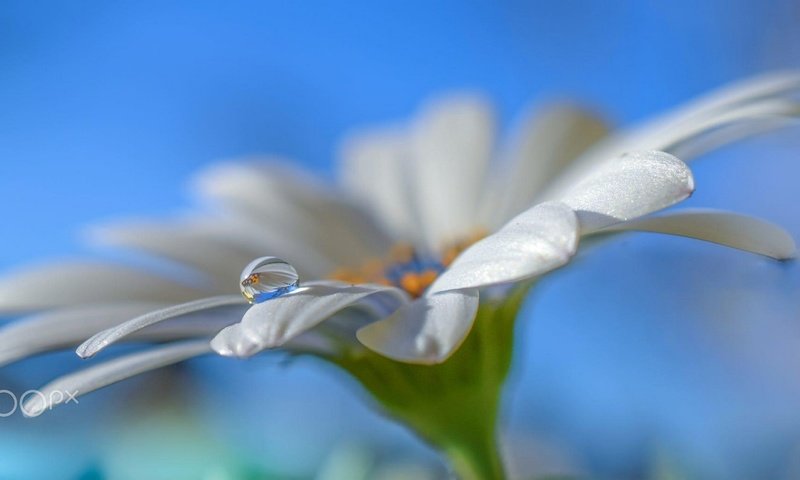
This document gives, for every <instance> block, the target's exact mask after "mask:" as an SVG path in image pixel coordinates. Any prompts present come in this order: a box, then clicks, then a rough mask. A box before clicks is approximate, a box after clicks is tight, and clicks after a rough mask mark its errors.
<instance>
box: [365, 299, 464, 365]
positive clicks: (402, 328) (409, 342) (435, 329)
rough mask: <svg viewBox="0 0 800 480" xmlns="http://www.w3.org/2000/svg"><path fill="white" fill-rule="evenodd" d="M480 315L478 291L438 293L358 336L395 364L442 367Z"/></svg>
mask: <svg viewBox="0 0 800 480" xmlns="http://www.w3.org/2000/svg"><path fill="white" fill-rule="evenodd" d="M477 312H478V290H454V291H449V292H442V293H436V294H433V295H426V296H423V297H420V298H418V299H417V300H415V301H414V302H412V303H410V304H408V305H405V306H403V307H401V308H400V309H398V310H397V311H396V312H394V313H393V314H392V315H391V316H389V317H387V318H384V319H383V320H379V321H377V322H374V323H371V324H369V325H367V326H365V327H363V328H361V329H360V330H359V331H358V333H357V336H358V340H359V341H360V342H361V343H363V344H364V345H366V346H367V347H369V348H370V349H372V350H374V351H376V352H378V353H380V354H381V355H384V356H386V357H389V358H392V359H394V360H398V361H401V362H407V363H421V364H435V363H442V362H444V361H445V360H447V359H448V358H449V357H450V355H452V354H453V352H455V351H456V349H458V347H459V346H460V345H461V343H462V342H463V341H464V339H466V338H467V335H468V334H469V331H470V329H471V328H472V324H473V322H474V320H475V315H476V314H477Z"/></svg>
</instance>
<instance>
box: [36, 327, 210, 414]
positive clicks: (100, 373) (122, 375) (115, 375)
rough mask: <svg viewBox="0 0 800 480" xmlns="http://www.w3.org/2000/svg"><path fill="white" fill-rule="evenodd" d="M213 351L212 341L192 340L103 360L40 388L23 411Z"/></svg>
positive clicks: (40, 410) (39, 408) (49, 405)
mask: <svg viewBox="0 0 800 480" xmlns="http://www.w3.org/2000/svg"><path fill="white" fill-rule="evenodd" d="M210 352H211V347H210V346H209V345H208V341H206V340H192V341H186V342H179V343H171V344H167V345H164V346H159V347H154V348H152V349H150V350H146V351H143V352H138V353H134V354H130V355H125V356H123V357H120V358H116V359H114V360H110V361H107V362H104V363H100V364H98V365H95V366H93V367H89V368H87V369H85V370H80V371H78V372H76V373H72V374H69V375H65V376H63V377H61V378H59V379H57V380H55V381H53V382H51V383H49V384H47V385H46V386H44V387H43V388H41V389H39V392H41V395H40V394H35V395H32V396H30V397H29V398H28V400H27V401H26V402H25V403H24V404H23V406H22V413H23V414H24V415H25V416H27V417H36V416H38V415H41V414H42V413H44V411H45V410H48V409H51V408H53V407H54V406H56V405H58V404H61V403H65V402H67V401H71V398H77V397H80V396H82V395H86V394H87V393H90V392H93V391H95V390H97V389H100V388H103V387H106V386H108V385H111V384H112V383H116V382H119V381H122V380H125V379H128V378H131V377H134V376H136V375H140V374H142V373H144V372H148V371H150V370H155V369H157V368H162V367H165V366H167V365H172V364H174V363H178V362H182V361H184V360H188V359H189V358H192V357H197V356H199V355H203V354H206V353H210Z"/></svg>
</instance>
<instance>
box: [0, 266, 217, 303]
mask: <svg viewBox="0 0 800 480" xmlns="http://www.w3.org/2000/svg"><path fill="white" fill-rule="evenodd" d="M208 293H209V291H208V290H203V289H199V288H192V287H190V286H187V285H183V284H180V283H177V282H175V281H172V280H168V279H166V278H162V277H160V276H157V275H155V274H150V273H147V272H144V271H141V270H135V269H132V268H128V267H123V266H118V265H109V264H102V263H88V262H50V263H46V264H42V265H39V266H36V267H29V268H27V269H26V270H22V271H18V272H15V273H12V274H10V275H8V276H6V277H5V278H3V279H0V311H4V312H21V311H30V310H42V309H46V308H53V307H63V306H70V305H81V304H88V303H94V304H100V303H112V302H115V301H129V302H130V301H149V302H164V303H175V302H181V301H186V300H189V299H192V298H198V297H202V296H205V295H207V294H208Z"/></svg>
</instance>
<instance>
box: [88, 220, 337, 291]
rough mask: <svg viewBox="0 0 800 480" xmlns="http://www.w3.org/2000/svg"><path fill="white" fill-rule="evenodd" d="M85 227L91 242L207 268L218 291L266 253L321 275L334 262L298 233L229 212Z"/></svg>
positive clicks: (227, 287) (230, 285)
mask: <svg viewBox="0 0 800 480" xmlns="http://www.w3.org/2000/svg"><path fill="white" fill-rule="evenodd" d="M89 233H90V235H91V237H90V240H91V241H93V242H94V243H98V244H101V245H104V246H114V247H123V248H133V249H137V250H143V251H146V252H151V253H154V254H156V255H160V256H164V257H166V258H169V259H172V260H177V261H178V262H181V263H185V264H188V265H190V266H192V267H194V268H196V269H198V270H201V271H203V272H206V273H208V274H210V275H211V276H212V277H213V279H214V280H215V281H216V285H217V287H218V288H219V289H220V290H221V291H226V290H227V291H237V290H238V278H239V274H240V273H241V271H242V268H243V267H244V266H245V265H247V264H248V263H249V262H250V261H251V260H253V259H254V258H257V257H261V256H264V255H265V253H269V254H271V255H274V256H278V257H280V258H285V259H287V261H290V262H291V263H292V265H294V266H295V268H297V269H298V271H299V272H300V273H301V275H303V276H304V277H311V278H314V277H317V276H321V275H325V274H326V273H327V272H329V271H330V270H331V269H332V268H333V267H334V266H335V265H334V264H333V263H332V262H330V261H329V259H327V258H325V257H320V256H319V255H317V254H315V252H314V251H313V249H311V248H310V247H308V246H305V245H303V243H302V242H299V241H298V240H297V239H291V238H288V237H286V236H285V235H281V234H280V232H277V231H275V230H273V229H266V228H262V227H258V226H255V225H248V224H246V223H245V222H243V221H236V220H235V219H231V218H212V217H209V218H205V219H197V220H191V221H184V220H179V221H175V222H173V223H161V224H159V223H154V222H136V223H133V222H130V223H126V224H118V225H113V226H104V227H99V228H94V229H92V230H91V231H90V232H89ZM295 261H297V263H295Z"/></svg>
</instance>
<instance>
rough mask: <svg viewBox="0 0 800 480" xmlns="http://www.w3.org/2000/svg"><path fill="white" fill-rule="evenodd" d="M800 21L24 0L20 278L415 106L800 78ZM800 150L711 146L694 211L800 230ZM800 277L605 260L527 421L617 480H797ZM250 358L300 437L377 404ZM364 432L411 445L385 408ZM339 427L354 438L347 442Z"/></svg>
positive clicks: (528, 341) (520, 423) (699, 260)
mask: <svg viewBox="0 0 800 480" xmlns="http://www.w3.org/2000/svg"><path fill="white" fill-rule="evenodd" d="M798 20H800V6H798V5H797V3H796V2H791V1H788V0H785V1H784V0H775V1H767V2H763V1H745V0H729V1H723V0H712V1H708V2H691V1H688V0H680V1H670V2H666V1H665V2H657V1H628V2H626V1H620V2H583V1H570V0H566V1H560V2H526V1H513V0H511V1H500V2H498V1H491V2H490V1H485V2H484V1H471V2H455V1H452V2H447V1H441V2H423V1H408V2H372V1H366V0H363V1H362V0H354V1H348V2H337V3H334V2H322V1H320V2H241V1H228V2H127V3H123V2H91V1H86V2H80V3H79V4H77V3H73V2H37V3H35V4H34V3H33V2H21V1H19V2H18V1H6V2H3V4H2V6H0V221H2V225H3V227H2V230H0V231H1V232H2V235H0V268H2V269H6V268H10V267H12V266H15V265H20V264H23V263H26V262H29V261H32V260H41V259H42V258H48V257H56V256H61V255H70V254H76V253H78V252H81V251H84V250H83V249H82V247H81V246H80V242H79V239H78V236H77V233H78V232H79V230H80V228H82V227H83V226H85V225H87V224H91V223H93V222H97V221H102V220H104V219H108V218H116V217H118V216H126V215H134V216H142V215H165V214H169V213H171V212H175V211H178V210H181V209H183V208H186V207H187V206H189V205H190V204H191V202H190V199H189V198H188V196H187V192H186V189H185V185H186V181H187V179H188V178H189V177H190V176H191V174H192V173H193V172H195V171H196V170H197V169H198V168H201V167H202V166H204V165H207V164H210V163H212V162H214V161H217V160H220V159H226V158H230V157H237V156H241V155H247V154H253V153H278V154H283V155H286V156H289V157H291V158H293V159H295V160H296V161H297V162H298V163H300V164H302V165H305V166H307V167H309V168H311V169H313V170H315V171H318V172H320V174H322V175H326V176H332V174H333V172H334V169H335V161H334V160H335V158H334V152H335V148H336V146H337V140H338V139H339V138H340V137H341V135H342V134H343V133H345V132H346V131H347V130H348V129H351V128H354V127H358V126H361V125H365V124H371V123H374V122H384V121H387V120H395V119H400V118H405V117H407V116H408V115H410V114H411V112H413V111H414V109H415V107H416V106H417V105H419V103H420V102H421V101H423V100H424V99H425V98H428V97H430V96H432V95H435V94H437V93H440V92H446V91H448V90H452V89H465V88H467V89H477V90H480V91H483V92H485V93H487V94H488V95H490V96H491V97H492V98H493V99H495V101H496V102H497V105H498V109H499V111H500V113H501V120H502V121H503V122H505V123H508V122H509V121H510V120H511V119H513V118H514V115H515V114H517V113H519V112H521V111H522V110H523V109H524V107H525V106H527V105H528V104H529V103H530V102H534V103H536V102H544V101H547V100H549V99H553V98H565V97H566V98H574V99H577V100H579V101H583V102H586V103H588V104H589V105H592V106H594V107H595V108H597V109H598V110H600V111H601V112H603V113H604V114H605V115H606V116H607V117H609V118H610V119H612V120H614V121H615V122H616V123H617V124H620V125H625V124H629V123H632V122H635V121H636V120H639V119H642V118H645V117H647V116H648V115H650V114H653V113H656V112H659V111H661V110H663V109H666V108H669V107H670V106H673V105H675V104H677V103H679V102H682V101H685V100H687V99H689V98H691V97H692V96H694V95H697V94H700V93H702V92H705V91H707V90H709V89H711V88H713V87H716V86H719V85H722V84H724V83H726V82H728V81H731V80H735V79H738V78H742V77H745V76H747V75H751V74H754V73H757V72H762V71H766V70H770V69H776V68H789V67H797V66H800V47H799V45H800V41H799V40H800V38H798V37H800V32H798V30H797V29H796V25H797V22H798ZM795 137H797V130H794V131H793V132H792V133H787V134H783V135H773V136H770V137H768V138H765V139H763V140H758V141H753V142H748V143H747V144H745V145H742V146H740V147H736V148H730V149H726V150H724V151H720V152H717V153H715V154H713V155H709V156H708V158H706V159H704V160H703V162H702V163H698V164H697V168H696V170H695V173H696V176H697V181H698V192H697V194H696V195H695V196H694V197H693V198H692V199H691V200H690V203H691V204H692V205H695V206H714V207H724V208H730V209H736V210H740V211H744V212H746V213H752V214H758V215H762V216H764V217H766V218H769V219H771V220H774V221H777V222H780V223H782V224H783V225H785V226H786V227H787V228H789V230H790V231H792V232H793V233H794V234H795V236H796V238H800V218H799V217H798V212H797V208H796V204H797V202H796V197H795V195H796V193H795V192H796V178H798V173H800V171H799V170H800V167H799V166H798V165H799V164H798V162H797V159H798V158H797V157H798V153H797V152H798V151H800V150H798V149H800V142H798V141H797V140H796V138H795ZM799 286H800V273H798V268H797V267H796V266H795V265H794V264H788V265H777V264H774V263H771V262H768V261H765V260H763V259H760V258H755V257H753V256H749V255H746V254H741V253H738V252H731V251H727V250H724V249H721V248H718V247H711V246H707V245H697V244H694V243H692V242H689V241H686V240H681V239H662V238H655V237H648V236H638V237H625V238H624V239H621V240H619V241H617V242H615V243H613V244H611V245H608V246H605V247H603V248H601V249H600V250H599V251H597V252H595V255H592V256H589V257H587V258H586V259H585V260H584V261H583V262H582V263H580V264H578V265H576V267H575V268H573V269H570V270H567V271H565V272H562V273H559V274H557V275H554V276H552V277H551V278H550V279H549V280H548V281H547V282H545V284H543V285H542V287H541V288H540V289H539V291H537V292H536V293H535V294H534V296H533V298H532V301H531V304H530V307H531V309H530V315H529V316H530V319H529V320H530V321H529V322H526V323H525V325H524V327H523V329H522V333H523V335H521V343H522V346H523V347H524V348H523V349H522V350H521V353H520V355H519V357H520V359H519V362H518V363H519V366H518V369H517V372H518V373H517V375H516V377H515V382H514V384H513V385H512V392H514V394H515V395H514V396H513V401H510V402H509V410H508V415H509V418H510V419H512V420H513V422H512V423H513V425H514V426H515V428H518V429H523V430H526V431H533V432H535V433H536V434H537V435H539V436H541V437H544V438H547V439H548V440H551V441H553V442H555V443H557V444H560V445H563V446H564V448H566V449H568V450H570V451H572V452H573V455H574V456H575V458H576V459H577V461H578V463H580V464H582V465H584V466H585V467H586V468H587V469H589V470H591V471H594V472H597V474H598V475H606V476H609V477H610V478H621V476H623V475H628V476H630V477H631V478H635V477H636V476H637V475H640V473H641V472H642V471H646V470H648V469H649V468H651V467H650V465H651V463H652V462H653V459H654V458H658V459H662V460H663V459H664V458H667V459H668V462H667V463H670V464H673V463H674V464H677V465H679V466H680V468H685V469H688V470H691V471H699V472H702V473H703V474H704V475H705V476H704V478H714V476H717V477H718V478H755V477H758V476H761V478H790V476H787V475H790V474H788V473H786V472H788V471H789V470H788V469H790V464H791V461H792V460H791V458H794V457H793V455H794V456H796V453H795V454H793V453H792V452H793V451H796V450H797V448H798V446H800V415H798V414H797V413H796V412H797V408H796V407H797V405H798V404H800V403H799V402H800V381H799V380H798V379H799V378H800V361H798V360H800V358H798V357H797V354H796V353H795V351H796V350H797V346H798V342H800V325H798V321H800V317H798V315H799V314H798V312H800V308H798V307H799V306H800V305H798V300H797V299H798V297H800V295H798V293H799V292H800V289H799V288H798V287H799ZM225 367H226V368H224V369H223V368H221V367H220V366H219V365H217V364H215V363H213V362H200V363H198V364H197V367H196V368H198V369H200V370H202V371H203V372H205V375H206V376H207V378H218V379H220V381H227V382H228V384H227V385H228V386H229V388H231V389H234V388H235V386H236V385H237V384H238V385H248V384H253V383H259V384H263V383H265V382H266V383H269V384H271V385H273V386H274V387H275V389H276V390H279V389H281V388H283V389H285V391H286V396H285V398H288V399H290V400H280V399H275V398H274V397H276V396H279V394H274V393H272V394H270V393H267V392H265V395H264V396H265V397H268V398H269V400H263V401H262V402H261V403H258V405H261V406H262V408H267V407H269V406H270V405H272V404H273V403H274V402H288V401H298V400H297V399H298V398H304V399H305V400H303V401H302V402H301V403H298V405H302V408H300V407H299V406H298V409H297V411H293V410H292V409H288V408H283V409H281V410H280V411H281V412H283V413H282V416H281V418H282V419H283V424H284V425H287V429H288V430H292V428H291V427H289V425H292V422H291V419H292V418H296V419H297V420H298V421H300V420H302V418H304V417H308V415H306V414H305V413H303V412H304V411H305V412H316V415H318V416H322V417H324V415H323V413H324V412H325V411H327V410H326V409H327V408H329V407H328V405H327V404H326V403H325V402H322V401H317V400H315V399H308V398H307V397H308V394H309V392H317V391H319V389H325V391H331V389H332V391H334V392H335V394H332V396H331V398H334V397H335V398H336V400H331V401H333V402H336V403H337V405H340V406H341V407H340V408H342V409H344V410H345V411H351V412H353V413H352V414H353V416H365V415H368V414H367V413H365V412H366V410H365V409H364V408H363V407H362V406H360V404H359V403H358V402H357V401H356V400H355V399H354V397H353V396H352V394H350V393H349V390H348V389H346V388H344V387H341V386H340V385H339V383H336V382H332V381H331V380H330V378H331V377H330V375H328V372H321V371H320V370H319V369H318V368H316V367H314V366H311V365H306V364H303V365H299V366H296V367H293V368H292V369H289V370H279V369H269V368H265V369H254V368H252V367H241V368H240V367H236V368H240V371H239V370H237V371H238V373H237V375H236V376H234V377H233V378H234V379H235V380H236V381H233V380H231V376H230V375H229V374H228V373H227V372H229V371H230V369H229V368H227V367H230V365H227V364H226V365H225ZM23 368H24V367H23ZM231 395H233V394H231ZM223 397H224V398H221V399H220V402H222V403H224V402H226V401H227V402H231V401H232V400H231V398H230V397H225V396H224V395H223ZM270 402H273V403H270ZM251 407H252V408H256V407H255V406H254V405H251ZM304 409H305V410H304ZM315 409H316V410H315ZM310 416H311V417H314V414H310ZM263 418H264V421H265V422H266V421H268V420H275V417H274V416H270V414H264V416H263ZM314 418H316V417H314ZM240 421H243V422H244V423H247V421H244V420H241V419H240ZM363 422H366V423H365V425H367V427H364V430H365V431H366V432H368V433H369V434H370V435H377V436H379V437H380V436H381V435H384V433H375V432H390V433H385V435H387V436H389V437H392V438H394V437H393V436H399V437H400V438H401V440H398V441H401V442H405V443H406V444H411V440H410V439H408V438H406V437H404V434H403V433H402V432H399V433H398V432H396V430H394V429H392V427H388V426H386V425H385V423H384V422H382V421H381V420H379V419H378V418H377V417H375V416H368V420H364V421H363ZM332 425H334V426H332V427H331V426H330V425H329V426H327V427H325V428H327V429H328V430H326V431H328V432H333V433H330V435H331V437H330V438H334V437H336V436H337V435H340V434H342V432H344V431H346V430H347V425H342V424H341V423H337V422H333V424H332ZM337 425H338V427H337ZM378 427H380V428H378ZM19 428H26V427H19ZM220 428H221V430H222V431H223V432H224V431H225V428H224V427H220ZM337 428H339V430H337ZM4 430H5V431H4ZM301 431H302V432H306V434H307V436H306V437H303V435H302V434H301V435H300V438H301V439H302V438H305V440H298V445H300V444H303V442H305V444H307V442H308V439H309V438H315V426H314V425H306V426H305V427H304V429H302V430H301ZM337 432H338V433H337ZM391 432H394V433H391ZM228 434H230V432H228ZM13 435H14V432H12V431H11V429H9V430H6V429H0V437H3V438H5V440H6V441H9V442H12V443H13V441H12V440H10V439H13V438H14V437H13ZM319 435H321V434H318V437H316V438H329V437H325V436H324V435H321V436H319ZM252 437H253V435H249V436H248V438H252ZM320 448H321V449H324V442H323V447H320ZM33 457H35V455H32V458H33ZM20 458H23V457H22V456H21V457H20ZM20 461H22V460H20ZM660 461H661V460H660ZM664 461H666V460H664ZM793 461H794V462H795V463H797V462H798V461H800V460H797V459H795V460H793ZM25 468H26V467H25V466H24V465H23V466H22V467H20V469H21V470H24V469H25ZM0 471H2V470H0ZM765 472H766V474H769V475H771V476H770V477H763V476H762V475H764V474H765ZM781 476H784V477H781Z"/></svg>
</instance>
